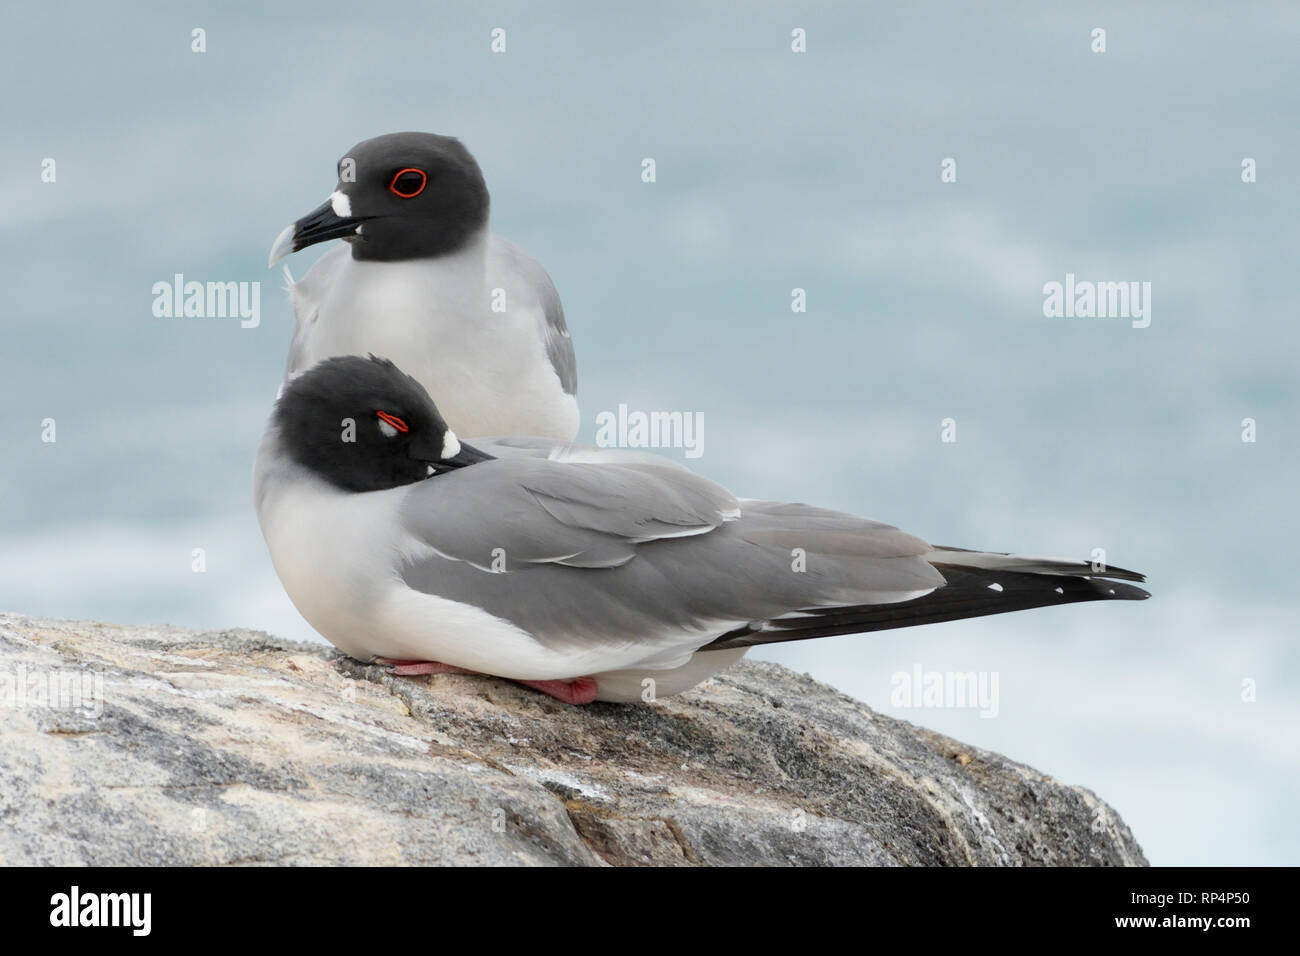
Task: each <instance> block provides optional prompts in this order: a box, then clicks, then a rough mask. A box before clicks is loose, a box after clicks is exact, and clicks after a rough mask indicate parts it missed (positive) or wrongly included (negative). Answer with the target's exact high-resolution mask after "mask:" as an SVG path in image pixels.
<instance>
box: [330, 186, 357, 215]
mask: <svg viewBox="0 0 1300 956" xmlns="http://www.w3.org/2000/svg"><path fill="white" fill-rule="evenodd" d="M330 208H331V209H333V210H334V215H336V216H340V217H342V218H343V219H347V218H348V217H349V216H351V215H352V202H351V200H349V199H348V197H347V196H346V195H345V194H344V193H343V191H342V190H340V189H336V190H334V192H332V193H330Z"/></svg>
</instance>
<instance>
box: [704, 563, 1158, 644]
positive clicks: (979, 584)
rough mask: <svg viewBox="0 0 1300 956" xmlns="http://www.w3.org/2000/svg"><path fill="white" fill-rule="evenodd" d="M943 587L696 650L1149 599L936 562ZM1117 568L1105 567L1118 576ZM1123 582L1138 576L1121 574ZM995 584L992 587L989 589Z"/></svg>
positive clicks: (1126, 590) (727, 637) (1099, 585)
mask: <svg viewBox="0 0 1300 956" xmlns="http://www.w3.org/2000/svg"><path fill="white" fill-rule="evenodd" d="M934 566H935V567H936V568H938V569H939V571H940V572H942V574H943V576H944V578H945V579H946V580H947V582H948V583H947V584H946V585H945V586H944V587H941V588H939V589H938V590H935V591H932V592H930V593H929V594H926V595H924V596H922V597H919V598H913V599H912V600H910V601H900V602H898V603H896V604H860V605H851V606H844V607H829V608H810V609H808V610H805V611H801V612H800V614H799V616H797V617H788V618H774V619H773V620H770V621H758V622H755V623H753V624H749V625H746V626H745V627H741V628H737V629H736V630H734V631H729V632H728V633H726V634H723V635H722V636H721V637H718V638H716V639H714V640H713V642H712V643H710V644H707V645H705V646H704V647H702V648H700V650H708V651H714V650H723V649H724V648H729V647H752V646H754V645H758V644H779V643H783V642H785V641H806V640H810V639H811V638H814V637H832V636H834V635H837V634H861V633H865V632H867V631H885V630H889V629H890V628H895V627H915V626H917V625H920V624H937V623H940V622H941V621H958V620H962V619H963V618H968V617H983V616H985V615H988V614H1005V613H1007V612H1010V611H1024V610H1028V609H1030V608H1036V607H1052V606H1054V605H1057V604H1075V603H1078V602H1080V601H1145V600H1146V599H1147V598H1149V597H1150V596H1151V595H1150V594H1149V593H1148V592H1146V591H1144V590H1142V588H1139V587H1134V586H1133V585H1131V584H1121V583H1120V582H1119V581H1112V580H1107V579H1106V578H1104V577H1103V576H1101V575H1093V576H1086V577H1085V576H1082V575H1079V576H1076V575H1067V574H1042V573H1029V572H1021V571H995V570H987V569H983V568H969V567H959V566H957V565H951V564H940V563H938V562H935V565H934ZM1121 570H1122V569H1119V568H1113V569H1112V568H1108V569H1107V571H1106V573H1107V574H1116V576H1119V574H1120V573H1121ZM1122 574H1123V575H1124V576H1126V577H1128V576H1131V577H1132V578H1137V579H1138V580H1141V575H1138V574H1137V573H1136V572H1132V571H1123V572H1122ZM994 585H996V587H995V586H994Z"/></svg>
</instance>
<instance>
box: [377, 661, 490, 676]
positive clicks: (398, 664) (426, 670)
mask: <svg viewBox="0 0 1300 956" xmlns="http://www.w3.org/2000/svg"><path fill="white" fill-rule="evenodd" d="M372 663H375V664H378V665H380V666H381V667H387V668H388V673H390V674H393V675H395V676H397V677H415V676H416V675H418V674H477V673H478V671H467V670H465V668H463V667H456V666H454V665H452V664H443V663H441V662H439V661H397V660H393V659H392V658H391V657H376V658H375V659H374V661H373V662H372Z"/></svg>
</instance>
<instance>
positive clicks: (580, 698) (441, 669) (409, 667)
mask: <svg viewBox="0 0 1300 956" xmlns="http://www.w3.org/2000/svg"><path fill="white" fill-rule="evenodd" d="M373 663H375V664H378V665H380V666H381V667H387V668H388V673H390V674H392V675H394V676H395V677H416V676H418V675H420V674H477V673H479V672H478V671H471V670H466V669H465V668H463V667H456V666H455V665H453V664H443V663H441V662H440V661H399V660H394V659H393V658H391V657H376V658H375V659H374V661H373ZM513 683H516V684H520V685H522V686H524V687H531V688H532V689H533V690H539V691H541V692H542V693H543V694H547V695H548V696H550V697H554V698H555V699H556V700H562V701H564V702H565V703H566V704H573V705H574V706H580V705H582V704H590V703H591V702H592V701H594V700H595V699H596V680H595V678H593V677H579V678H577V679H576V680H571V681H568V680H517V681H514V682H513Z"/></svg>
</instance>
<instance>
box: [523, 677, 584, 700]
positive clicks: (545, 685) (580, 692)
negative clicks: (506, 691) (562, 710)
mask: <svg viewBox="0 0 1300 956" xmlns="http://www.w3.org/2000/svg"><path fill="white" fill-rule="evenodd" d="M515 683H516V684H523V685H524V686H525V687H531V688H532V689H533V690H540V691H541V692H542V693H543V694H549V695H550V696H552V697H554V698H555V699H557V700H562V701H564V702H565V703H566V704H573V705H574V706H579V705H582V704H590V703H591V702H592V701H593V700H595V699H596V679H595V678H594V677H579V678H578V679H577V680H517V681H515Z"/></svg>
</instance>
